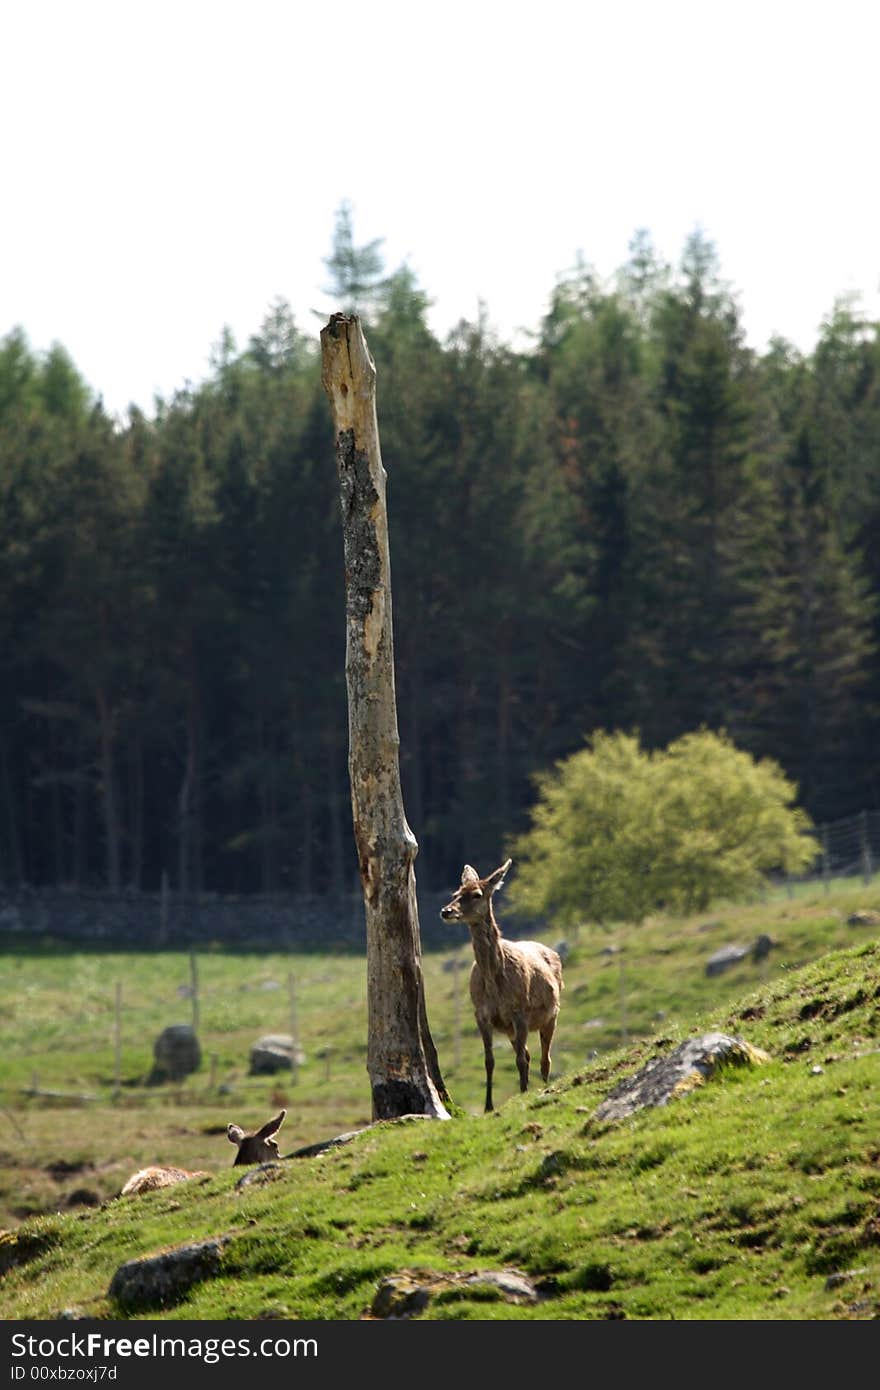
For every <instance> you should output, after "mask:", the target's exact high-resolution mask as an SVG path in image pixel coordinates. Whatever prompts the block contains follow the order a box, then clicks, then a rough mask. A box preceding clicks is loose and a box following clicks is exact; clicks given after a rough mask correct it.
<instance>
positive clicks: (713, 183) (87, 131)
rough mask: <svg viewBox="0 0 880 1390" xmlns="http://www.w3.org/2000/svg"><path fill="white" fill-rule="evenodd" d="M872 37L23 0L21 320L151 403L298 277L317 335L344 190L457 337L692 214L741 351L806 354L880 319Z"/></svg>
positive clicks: (214, 3) (3, 323)
mask: <svg viewBox="0 0 880 1390" xmlns="http://www.w3.org/2000/svg"><path fill="white" fill-rule="evenodd" d="M878 40H880V6H878V5H877V4H876V3H869V2H868V0H859V3H856V2H855V0H833V3H832V2H831V0H823V3H813V0H802V3H789V2H788V0H763V3H753V0H738V3H728V0H700V3H691V0H663V2H662V3H661V0H651V3H647V0H630V3H626V0H615V2H614V3H607V4H597V3H591V2H590V0H581V3H575V0H566V2H565V3H561V0H540V3H535V0H532V2H531V3H528V4H525V3H519V0H506V2H505V3H500V2H498V0H468V3H461V2H460V0H444V3H443V4H442V5H439V4H438V5H420V4H417V3H415V0H403V2H402V3H397V0H359V3H351V0H333V3H326V4H325V3H322V0H310V2H309V3H301V2H300V0H286V3H281V0H236V3H227V0H209V2H207V0H174V2H173V3H167V0H152V3H151V4H149V5H147V4H144V3H139V0H112V3H107V2H105V0H76V2H75V3H74V2H73V0H63V3H59V2H58V0H26V3H24V0H23V3H21V4H17V5H14V6H13V5H12V4H7V5H6V6H4V8H3V12H2V19H0V118H2V130H3V164H2V176H3V181H2V189H3V208H2V218H0V228H2V230H0V249H2V262H0V264H2V294H0V336H3V335H5V334H6V333H7V332H8V331H9V330H10V329H11V328H12V327H13V326H14V325H16V324H20V325H21V326H22V327H23V328H24V330H25V332H26V333H27V335H28V338H29V339H30V342H31V344H32V345H33V347H34V348H37V349H40V350H42V349H45V348H47V347H48V346H49V345H50V344H51V343H52V341H53V340H58V341H60V342H61V343H63V344H64V346H65V347H66V348H67V349H68V351H69V352H70V353H71V355H72V357H73V359H74V361H75V363H76V365H77V367H78V368H79V370H80V371H81V372H82V373H83V375H84V376H85V378H86V380H87V381H88V383H89V385H90V386H91V387H92V388H93V389H94V390H95V391H96V392H97V393H99V394H101V395H102V396H103V398H104V401H105V404H106V405H107V407H108V409H110V410H112V411H119V412H122V411H124V410H125V408H126V406H127V404H128V403H129V402H130V401H133V402H136V403H137V404H139V405H140V406H141V407H142V408H143V409H145V410H147V411H148V412H152V409H153V401H154V395H155V393H157V392H158V393H160V394H162V395H164V396H169V395H170V394H171V393H173V391H174V390H175V389H176V388H177V387H180V386H183V385H184V384H185V383H186V382H187V380H190V381H193V382H198V381H200V380H202V379H203V377H204V376H205V375H206V374H207V372H208V370H209V362H208V359H209V354H210V351H211V347H212V345H213V344H214V343H215V342H216V341H217V340H218V338H219V336H220V333H221V330H222V328H223V326H224V325H225V324H228V325H229V326H230V327H231V328H232V330H233V333H234V334H235V336H236V339H237V341H238V342H239V344H240V345H241V346H244V345H245V344H246V342H247V339H248V336H249V335H250V334H251V333H252V332H255V331H256V330H257V328H258V327H259V324H260V321H261V319H262V318H263V315H264V313H265V312H266V309H267V307H268V305H269V303H270V302H271V301H272V300H273V299H274V298H276V297H277V296H283V297H284V298H286V299H287V300H289V302H290V304H291V306H292V308H293V311H294V314H295V316H296V319H297V322H298V324H299V326H300V327H301V328H302V329H304V330H305V331H308V332H314V333H315V334H317V333H318V331H319V330H320V327H321V324H322V322H323V321H324V319H326V316H327V315H328V314H329V313H330V312H332V310H333V309H334V308H336V307H338V306H336V305H334V304H333V303H332V302H331V301H330V300H329V299H328V297H327V296H326V295H325V294H324V293H322V287H323V286H324V285H325V284H326V280H327V275H326V269H325V267H324V264H323V258H324V257H325V256H326V255H327V254H328V252H329V249H330V240H331V236H332V231H333V222H334V213H335V210H336V208H337V207H338V206H339V204H340V202H341V201H342V200H343V199H345V198H347V199H349V200H350V201H351V202H352V204H353V206H354V228H355V239H356V241H357V242H358V243H362V242H365V241H368V240H371V239H373V238H376V237H382V238H384V247H383V251H384V255H385V259H386V264H387V266H388V268H389V269H393V268H395V267H396V266H398V265H399V264H401V262H403V261H407V262H408V264H409V265H410V266H411V268H412V269H413V270H414V272H415V273H416V275H417V277H418V279H419V282H420V283H421V285H422V287H423V288H424V289H425V290H426V291H427V293H428V294H429V295H430V297H431V298H432V299H433V301H434V305H433V308H432V310H431V324H432V326H433V327H434V329H435V331H437V332H438V333H440V334H441V335H442V334H445V332H446V331H447V330H448V329H449V328H450V327H451V326H452V325H453V324H454V323H456V322H457V321H458V319H460V318H461V317H473V316H475V315H476V313H477V311H478V305H479V302H480V300H483V301H484V302H485V304H486V306H487V309H488V313H489V317H490V321H491V322H492V324H493V325H494V326H495V328H496V330H497V331H498V333H499V334H500V335H501V337H502V338H505V339H507V340H509V341H517V339H516V338H515V335H516V334H517V332H518V330H520V329H522V328H526V329H528V328H534V327H536V326H537V323H538V321H539V319H540V317H541V315H542V313H543V312H544V311H545V309H546V307H547V302H548V298H549V295H550V293H551V291H552V288H553V285H554V283H555V281H556V277H557V275H558V274H559V273H560V272H562V271H564V270H565V269H566V268H567V267H569V266H571V265H572V263H573V262H574V260H575V257H576V254H577V253H578V252H582V253H583V256H584V257H585V259H586V260H587V261H589V262H591V263H592V264H593V265H594V266H595V267H596V270H597V271H598V272H599V274H600V275H602V276H610V275H611V274H612V273H613V272H614V271H615V270H616V269H617V267H618V266H619V265H620V264H621V263H622V262H623V261H624V260H625V259H626V256H627V247H628V244H629V242H630V239H631V237H632V235H633V232H634V231H635V230H636V229H637V228H639V227H644V228H647V229H648V230H649V231H650V233H651V234H652V237H653V240H654V242H655V245H656V246H657V248H658V250H659V251H660V252H661V253H662V254H663V255H664V256H666V257H667V258H668V259H670V260H673V261H676V260H677V259H678V257H679V255H680V252H681V249H682V244H683V242H684V239H685V237H686V236H687V235H688V233H689V232H690V231H692V230H693V228H694V227H696V226H700V227H702V229H703V230H704V232H705V233H706V234H707V235H708V236H709V237H710V239H711V240H712V241H714V242H715V244H716V246H717V248H718V252H719V255H720V258H721V264H722V270H723V272H724V275H725V277H726V279H727V280H728V281H730V282H731V284H732V285H733V287H734V288H735V289H736V290H737V291H738V292H739V296H740V301H741V304H742V306H743V309H744V318H745V324H746V329H747V334H748V338H749V340H750V341H751V342H752V343H754V345H755V346H757V347H761V346H763V345H764V344H765V343H766V341H767V338H768V336H770V335H771V334H774V333H779V334H782V335H783V336H785V337H787V338H789V339H791V340H792V341H793V342H794V343H796V344H797V345H798V346H799V347H801V348H802V349H804V350H806V351H808V350H810V348H811V347H812V346H813V343H814V342H815V337H816V332H817V329H818V328H819V325H820V323H821V321H822V318H823V317H824V316H825V315H826V314H827V313H828V312H829V311H830V309H831V307H832V305H833V302H834V299H835V297H836V296H837V295H839V294H841V293H845V292H847V291H858V292H861V294H862V295H863V302H864V306H865V308H866V310H867V311H868V312H869V313H870V314H872V315H874V316H880V307H878V305H880V299H878V290H880V193H878V143H880V139H878V137H880V119H878V113H880V100H878V62H880V42H878ZM313 310H317V311H319V314H320V315H321V317H320V318H319V317H317V316H315V314H313V313H312V311H313Z"/></svg>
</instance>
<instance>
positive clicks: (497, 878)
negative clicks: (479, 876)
mask: <svg viewBox="0 0 880 1390" xmlns="http://www.w3.org/2000/svg"><path fill="white" fill-rule="evenodd" d="M512 863H513V860H512V859H507V860H505V862H504V863H503V864H502V865H501V867H500V869H496V870H495V872H494V873H492V874H489V876H488V878H484V879H483V888H484V889H485V890H486V892H487V893H489V894H492V893H494V892H495V891H496V890H497V889H498V888H501V887H503V885H504V880H505V878H506V877H507V870H508V869H509V868H510V866H511V864H512Z"/></svg>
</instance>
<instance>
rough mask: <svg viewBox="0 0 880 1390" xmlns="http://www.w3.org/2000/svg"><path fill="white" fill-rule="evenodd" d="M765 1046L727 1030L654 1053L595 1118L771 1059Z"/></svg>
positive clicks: (626, 1111) (621, 1113)
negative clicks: (728, 1068) (725, 1070)
mask: <svg viewBox="0 0 880 1390" xmlns="http://www.w3.org/2000/svg"><path fill="white" fill-rule="evenodd" d="M769 1061H770V1057H769V1055H768V1054H767V1053H766V1052H763V1051H762V1050H761V1048H759V1047H755V1046H754V1045H753V1044H752V1043H749V1042H746V1041H745V1039H744V1038H738V1037H730V1036H729V1035H728V1034H727V1033H704V1034H703V1035H702V1036H701V1037H699V1038H689V1039H688V1041H687V1042H683V1043H680V1044H679V1046H678V1047H676V1048H674V1049H673V1050H672V1052H669V1053H667V1055H666V1056H665V1057H652V1058H651V1060H650V1062H647V1063H646V1064H645V1066H643V1067H642V1069H641V1071H638V1072H636V1074H635V1076H631V1077H628V1078H627V1079H626V1081H621V1083H620V1085H619V1086H615V1088H614V1090H613V1091H611V1092H610V1094H609V1095H608V1096H607V1098H606V1099H605V1100H603V1102H602V1104H601V1105H600V1106H599V1107H598V1108H597V1109H596V1110H595V1111H594V1112H593V1115H592V1117H591V1118H592V1119H593V1120H602V1121H606V1120H623V1119H625V1118H626V1116H627V1115H632V1114H633V1112H634V1111H636V1110H642V1109H644V1108H645V1106H649V1105H665V1104H666V1103H667V1101H670V1100H672V1099H673V1098H675V1097H677V1096H683V1095H687V1093H688V1092H689V1091H693V1090H695V1089H696V1087H697V1086H702V1085H703V1084H704V1082H706V1081H708V1080H709V1079H710V1077H713V1076H715V1075H716V1073H717V1072H718V1071H719V1069H720V1068H721V1067H724V1066H730V1065H734V1066H747V1065H751V1066H755V1065H759V1064H760V1063H762V1062H769Z"/></svg>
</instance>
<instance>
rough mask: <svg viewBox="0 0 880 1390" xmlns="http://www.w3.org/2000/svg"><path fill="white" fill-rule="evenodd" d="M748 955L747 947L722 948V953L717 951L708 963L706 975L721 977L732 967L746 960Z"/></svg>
mask: <svg viewBox="0 0 880 1390" xmlns="http://www.w3.org/2000/svg"><path fill="white" fill-rule="evenodd" d="M748 954H749V953H748V951H747V950H746V948H745V946H722V947H721V949H720V951H716V952H715V953H714V955H711V956H710V957H709V959H708V960H707V961H706V974H707V975H721V974H723V972H724V971H725V970H729V969H730V967H731V966H732V965H737V964H738V962H739V961H741V960H744V959H745V957H746V956H747V955H748Z"/></svg>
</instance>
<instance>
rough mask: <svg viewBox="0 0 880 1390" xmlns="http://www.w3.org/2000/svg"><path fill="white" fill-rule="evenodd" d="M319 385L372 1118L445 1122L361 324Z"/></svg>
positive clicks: (329, 355) (346, 318) (344, 324)
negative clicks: (327, 413) (338, 556)
mask: <svg viewBox="0 0 880 1390" xmlns="http://www.w3.org/2000/svg"><path fill="white" fill-rule="evenodd" d="M321 358H322V372H321V379H322V382H323V384H324V389H325V391H326V392H327V395H328V397H329V399H330V404H331V407H332V410H333V422H334V425H335V429H336V463H337V469H338V474H339V491H340V503H341V511H342V535H343V552H344V557H345V595H346V646H345V678H346V685H347V688H348V732H349V757H348V771H349V779H350V782H351V805H352V814H353V817H354V837H355V844H356V846H357V854H358V864H359V867H360V875H361V883H362V885H363V892H364V904H365V909H366V921H367V1004H368V1039H367V1070H368V1072H369V1076H370V1083H371V1089H372V1097H373V1119H374V1120H387V1119H395V1118H396V1117H398V1116H400V1115H405V1114H421V1115H436V1116H438V1117H440V1118H443V1119H447V1118H448V1112H447V1110H446V1108H445V1106H444V1104H443V1100H445V1099H446V1098H447V1097H446V1089H445V1087H444V1085H443V1079H442V1077H441V1075H440V1068H439V1064H438V1061H437V1053H436V1051H435V1048H434V1044H433V1041H432V1039H431V1033H430V1029H429V1028H428V1020H427V1015H426V1012H425V999H424V982H423V979H422V968H421V943H420V939H419V920H418V907H417V904H416V884H415V871H414V868H413V863H414V860H415V857H416V854H417V853H418V845H417V844H416V839H415V836H414V835H413V833H412V831H411V830H410V828H409V826H408V824H407V821H406V816H405V814H404V809H403V794H402V791H401V786H400V765H399V759H398V750H399V745H400V738H399V735H398V730H397V706H396V700H395V690H394V642H393V633H392V625H391V569H390V560H389V553H388V518H387V513H386V508H385V470H384V468H383V467H382V458H381V453H380V449H379V427H378V422H377V419H376V368H375V366H374V364H373V359H372V357H371V356H370V352H369V349H368V347H367V344H366V341H365V339H364V335H363V332H362V330H361V325H360V320H359V318H358V317H357V316H356V315H348V314H334V315H333V316H332V318H331V319H330V321H329V323H328V324H327V326H326V327H325V328H324V329H323V330H322V332H321Z"/></svg>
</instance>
